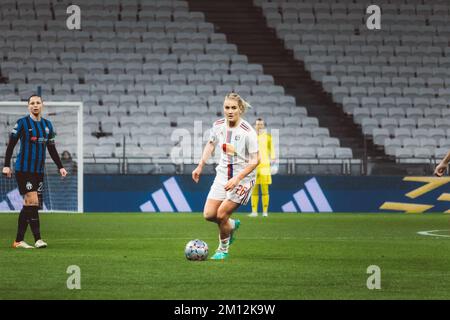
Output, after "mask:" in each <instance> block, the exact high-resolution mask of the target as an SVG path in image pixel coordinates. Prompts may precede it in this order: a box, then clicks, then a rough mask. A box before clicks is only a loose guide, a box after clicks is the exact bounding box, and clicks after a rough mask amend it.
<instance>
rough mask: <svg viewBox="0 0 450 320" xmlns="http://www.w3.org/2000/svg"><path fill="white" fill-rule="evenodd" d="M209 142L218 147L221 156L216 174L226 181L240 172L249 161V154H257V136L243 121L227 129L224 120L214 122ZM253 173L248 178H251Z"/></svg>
mask: <svg viewBox="0 0 450 320" xmlns="http://www.w3.org/2000/svg"><path fill="white" fill-rule="evenodd" d="M209 141H211V142H213V143H214V144H215V145H219V147H220V149H221V155H220V159H219V164H218V165H217V167H216V171H217V174H221V175H226V176H227V178H228V179H230V178H231V177H233V176H235V175H236V174H238V173H239V172H240V171H242V170H243V169H244V168H245V167H246V166H247V165H248V163H249V161H250V154H251V153H255V152H258V135H257V134H256V131H255V129H253V127H252V126H251V125H250V124H249V123H248V122H247V121H245V120H244V119H240V120H239V123H238V125H237V126H235V127H233V128H229V127H228V125H227V121H226V119H225V118H222V119H219V120H217V121H216V122H214V124H213V127H212V129H211V132H210V136H209ZM254 175H255V171H253V172H251V173H250V174H249V175H248V176H249V178H250V177H253V176H254Z"/></svg>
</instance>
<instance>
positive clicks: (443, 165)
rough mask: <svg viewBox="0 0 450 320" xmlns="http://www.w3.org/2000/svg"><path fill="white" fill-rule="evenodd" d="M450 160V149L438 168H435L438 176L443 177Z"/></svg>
mask: <svg viewBox="0 0 450 320" xmlns="http://www.w3.org/2000/svg"><path fill="white" fill-rule="evenodd" d="M449 162H450V151H449V152H448V153H447V155H446V156H445V157H444V159H442V161H441V162H440V163H439V164H438V165H437V167H436V169H435V170H434V174H435V175H436V176H438V177H442V175H443V174H444V172H445V170H447V167H448V163H449Z"/></svg>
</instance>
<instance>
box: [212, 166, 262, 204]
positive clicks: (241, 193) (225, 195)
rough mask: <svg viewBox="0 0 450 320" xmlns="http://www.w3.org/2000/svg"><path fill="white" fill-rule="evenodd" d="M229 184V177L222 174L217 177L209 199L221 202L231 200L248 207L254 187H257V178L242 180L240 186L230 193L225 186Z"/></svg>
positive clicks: (251, 177)
mask: <svg viewBox="0 0 450 320" xmlns="http://www.w3.org/2000/svg"><path fill="white" fill-rule="evenodd" d="M227 182H228V177H227V176H225V175H221V174H218V175H216V178H215V179H214V182H213V184H212V186H211V190H210V191H209V193H208V199H214V200H220V201H223V200H231V201H233V202H235V203H239V204H241V205H246V204H247V202H248V200H249V199H250V196H251V194H252V190H253V187H254V186H255V177H254V176H250V177H249V176H247V177H245V178H244V179H242V180H241V182H240V183H239V185H237V186H236V187H234V189H233V190H230V191H226V190H225V185H226V184H227Z"/></svg>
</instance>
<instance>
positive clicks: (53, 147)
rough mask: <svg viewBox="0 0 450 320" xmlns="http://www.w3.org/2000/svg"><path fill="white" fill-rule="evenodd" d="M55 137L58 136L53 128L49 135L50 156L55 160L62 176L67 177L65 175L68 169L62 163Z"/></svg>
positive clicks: (48, 147)
mask: <svg viewBox="0 0 450 320" xmlns="http://www.w3.org/2000/svg"><path fill="white" fill-rule="evenodd" d="M55 137H56V133H55V131H54V130H53V128H52V129H51V132H50V137H49V140H48V143H47V150H48V153H49V154H50V157H51V158H52V160H53V162H54V163H55V164H56V166H57V167H58V170H59V174H60V175H61V176H62V177H65V176H67V171H66V169H65V168H64V166H63V164H62V161H61V158H60V157H59V153H58V151H57V150H56V144H55Z"/></svg>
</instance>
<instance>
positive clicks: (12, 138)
mask: <svg viewBox="0 0 450 320" xmlns="http://www.w3.org/2000/svg"><path fill="white" fill-rule="evenodd" d="M22 130H23V125H22V122H21V121H20V120H19V121H17V122H16V125H15V126H14V128H13V129H12V130H11V134H10V135H9V142H8V147H6V152H5V164H4V167H3V170H2V174H3V175H5V176H7V177H8V178H11V176H12V170H11V158H12V154H13V151H14V147H15V146H16V144H17V141H19V138H20V135H21V134H22Z"/></svg>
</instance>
